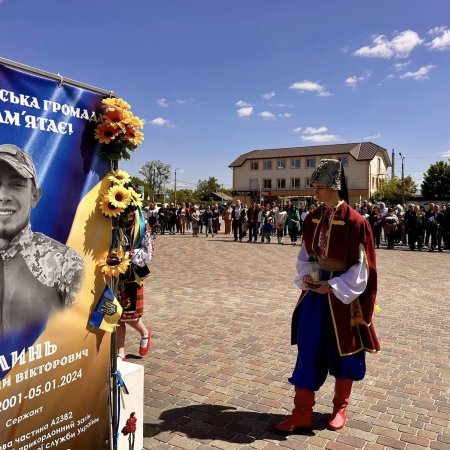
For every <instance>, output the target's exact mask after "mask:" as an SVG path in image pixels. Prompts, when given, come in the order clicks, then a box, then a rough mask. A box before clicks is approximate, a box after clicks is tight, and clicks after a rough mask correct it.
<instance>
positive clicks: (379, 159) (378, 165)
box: [377, 158, 381, 175]
mask: <svg viewBox="0 0 450 450" xmlns="http://www.w3.org/2000/svg"><path fill="white" fill-rule="evenodd" d="M380 174H381V158H377V175H380Z"/></svg>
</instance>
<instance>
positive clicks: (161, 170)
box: [139, 161, 172, 201]
mask: <svg viewBox="0 0 450 450" xmlns="http://www.w3.org/2000/svg"><path fill="white" fill-rule="evenodd" d="M171 173H172V167H171V166H170V165H169V164H165V163H163V162H161V161H149V162H147V163H145V164H144V165H143V166H142V167H141V169H140V170H139V174H140V175H142V176H143V178H144V181H145V182H146V184H147V185H148V186H149V188H150V198H151V200H152V201H160V200H161V199H162V194H163V190H164V187H165V186H166V184H167V183H168V182H169V179H170V174H171Z"/></svg>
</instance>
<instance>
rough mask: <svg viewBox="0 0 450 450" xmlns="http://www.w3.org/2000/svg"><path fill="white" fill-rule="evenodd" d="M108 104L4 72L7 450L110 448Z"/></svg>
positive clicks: (2, 270) (0, 82)
mask: <svg viewBox="0 0 450 450" xmlns="http://www.w3.org/2000/svg"><path fill="white" fill-rule="evenodd" d="M101 99H102V96H101V95H100V94H98V93H94V92H92V91H89V90H85V89H80V88H78V87H74V86H70V85H67V84H65V83H64V82H63V83H58V82H57V81H54V80H51V79H48V78H46V77H45V76H40V75H36V74H32V73H29V72H27V71H22V70H19V69H16V68H13V67H10V66H9V65H3V64H1V63H0V168H1V170H0V430H1V432H0V448H5V449H6V448H8V449H20V448H22V449H24V450H25V449H28V448H37V449H39V448H57V449H81V448H86V449H94V448H95V449H102V448H109V445H108V439H109V412H108V395H109V388H108V383H109V348H110V335H109V334H108V333H106V334H104V333H103V332H101V331H96V332H95V333H94V332H91V331H89V329H88V319H89V313H90V309H91V307H92V305H93V304H95V299H98V298H99V296H100V295H101V292H102V290H103V288H104V282H103V280H102V278H101V277H100V275H99V273H98V270H96V261H97V260H98V259H99V257H100V254H101V253H103V252H104V251H105V250H106V249H108V247H109V244H110V242H109V240H110V223H109V222H108V220H106V219H105V218H104V217H102V216H101V215H100V213H99V212H98V209H96V203H97V201H98V195H99V192H100V183H101V179H102V177H103V176H104V175H105V173H106V172H107V170H108V164H107V161H105V160H103V159H100V158H98V157H97V156H96V154H95V151H96V143H95V139H94V130H95V125H96V121H97V117H96V108H97V107H98V105H99V104H100V102H101ZM34 170H35V172H34Z"/></svg>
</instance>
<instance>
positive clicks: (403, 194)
mask: <svg viewBox="0 0 450 450" xmlns="http://www.w3.org/2000/svg"><path fill="white" fill-rule="evenodd" d="M398 155H399V156H400V158H401V160H402V207H405V165H404V163H403V161H404V159H405V155H402V154H401V153H400V152H399V154H398Z"/></svg>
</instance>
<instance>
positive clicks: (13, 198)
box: [0, 144, 83, 335]
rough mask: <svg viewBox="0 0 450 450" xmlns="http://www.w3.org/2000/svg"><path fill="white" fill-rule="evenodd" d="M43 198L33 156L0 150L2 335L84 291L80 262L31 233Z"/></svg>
mask: <svg viewBox="0 0 450 450" xmlns="http://www.w3.org/2000/svg"><path fill="white" fill-rule="evenodd" d="M41 194H42V192H41V189H40V188H39V187H38V182H37V174H36V168H35V166H34V163H33V160H32V159H31V157H30V155H29V154H28V153H27V152H25V151H24V150H22V149H20V148H19V147H17V146H16V145H13V144H3V145H0V335H7V334H10V333H12V332H18V331H22V330H25V329H26V328H27V327H28V326H32V325H33V324H35V323H38V322H39V323H42V321H45V320H46V319H47V317H49V316H50V315H51V314H52V313H54V312H56V311H58V310H60V309H62V308H66V307H70V306H72V305H73V304H74V303H75V301H76V294H77V293H78V290H79V288H80V285H81V277H82V272H83V259H82V258H81V256H80V255H79V254H78V253H77V252H76V251H75V250H73V249H71V248H70V247H68V246H66V245H64V244H61V243H60V242H57V241H55V240H54V239H51V238H50V237H48V236H46V235H44V234H42V233H35V232H33V231H32V230H31V224H30V214H31V210H32V209H33V208H34V207H35V206H36V205H37V203H38V202H39V200H40V198H41Z"/></svg>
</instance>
